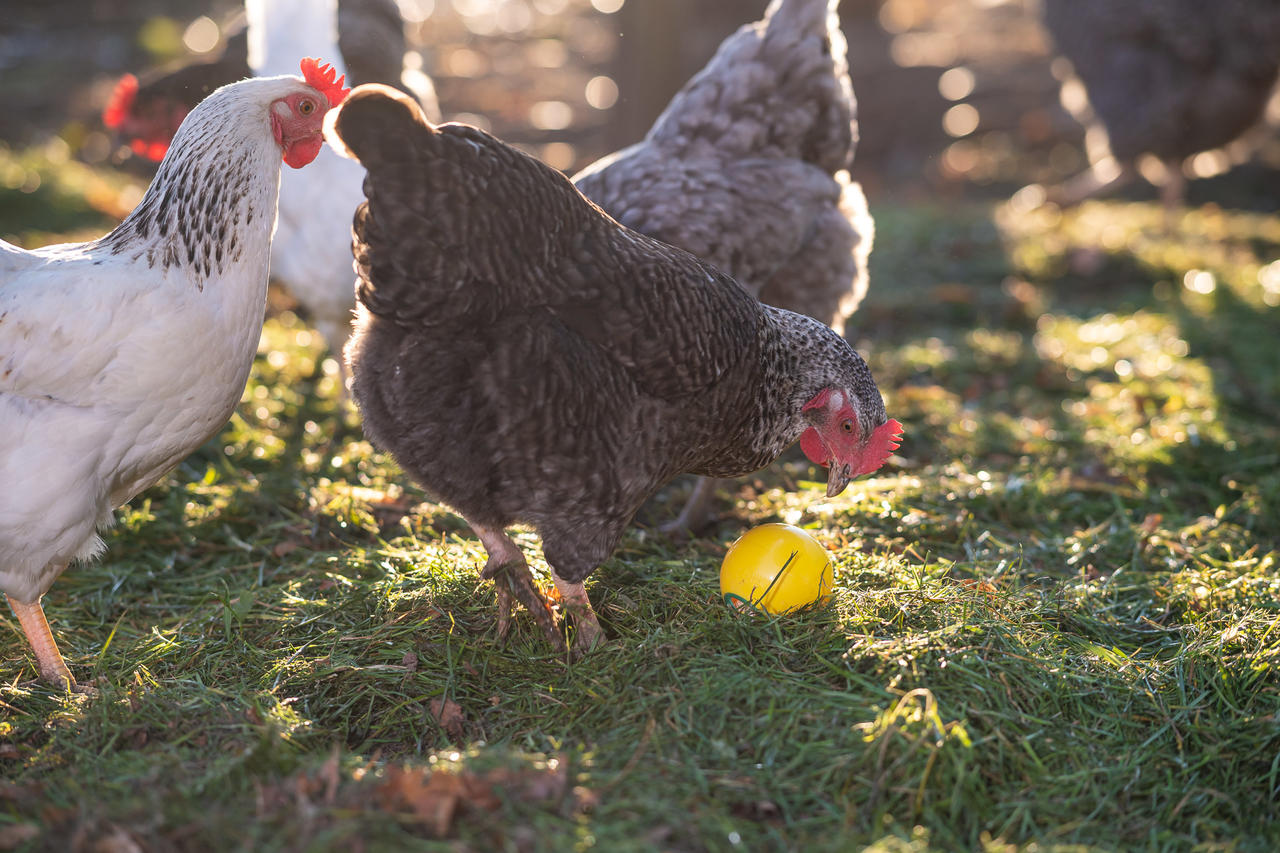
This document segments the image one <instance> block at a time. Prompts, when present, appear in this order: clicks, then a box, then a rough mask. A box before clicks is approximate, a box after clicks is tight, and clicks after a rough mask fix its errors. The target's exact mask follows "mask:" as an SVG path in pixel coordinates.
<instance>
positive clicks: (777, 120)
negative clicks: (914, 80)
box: [574, 0, 874, 530]
mask: <svg viewBox="0 0 1280 853" xmlns="http://www.w3.org/2000/svg"><path fill="white" fill-rule="evenodd" d="M837 3H838V0H774V2H773V3H771V4H770V5H769V8H768V9H767V10H766V11H765V17H764V19H763V20H761V21H758V22H756V23H753V24H748V25H746V26H744V27H742V28H741V29H740V30H738V32H736V33H735V34H733V35H732V36H730V37H729V38H728V39H726V40H725V41H724V43H723V44H721V46H720V49H719V50H718V51H717V52H716V55H715V57H714V58H713V59H712V60H711V61H710V63H708V65H707V66H706V67H705V68H704V69H703V70H702V71H701V72H699V73H698V74H697V75H696V76H694V77H693V79H692V80H690V81H689V82H688V83H687V84H686V85H685V87H684V88H683V89H682V90H681V91H680V92H679V93H678V94H677V95H676V96H675V98H673V99H672V101H671V103H670V105H668V107H667V109H666V110H665V111H664V112H663V113H662V115H661V116H659V118H658V120H657V121H656V122H655V123H654V125H653V128H652V129H651V130H650V131H649V133H648V135H646V136H645V138H644V140H643V141H641V142H639V143H637V144H636V145H633V146H631V147H630V148H626V149H624V150H622V151H619V152H617V153H616V154H612V155H610V156H608V157H605V158H604V159H602V160H600V161H598V162H596V163H595V164H593V165H591V166H589V167H588V168H586V169H585V170H583V171H582V172H581V173H579V174H578V175H577V176H575V177H574V183H575V184H576V185H577V187H578V189H579V190H581V191H582V192H583V193H584V194H585V195H586V196H587V197H588V198H590V199H591V200H592V201H594V202H595V203H596V204H598V205H600V206H601V207H602V208H604V210H605V211H606V212H608V213H609V214H611V215H612V216H613V217H615V218H616V219H617V220H618V221H619V222H621V223H622V224H624V225H626V226H628V227H630V228H634V229H635V230H637V231H641V232H643V233H645V234H648V235H649V236H651V237H656V238H658V239H659V240H662V241H664V242H667V243H670V244H671V245H673V246H679V247H680V248H682V249H685V250H687V251H690V252H692V253H693V254H695V255H697V256H698V257H700V258H702V259H704V260H707V261H710V262H711V263H713V264H715V265H716V266H717V267H719V268H720V269H722V270H724V271H725V272H727V273H729V274H730V275H731V276H733V277H734V278H735V279H736V280H737V281H738V283H739V284H741V285H743V286H744V287H746V288H747V290H749V291H750V292H751V293H752V294H754V295H756V296H758V297H759V298H760V299H761V300H763V301H764V302H767V303H769V304H770V305H775V306H778V307H780V308H786V309H788V310H790V311H798V312H800V313H802V314H808V315H809V316H811V317H815V318H817V319H819V320H821V321H822V322H824V323H826V324H828V325H830V326H831V327H833V328H834V329H835V330H836V331H837V332H843V330H844V326H845V322H846V320H848V318H849V316H850V315H851V314H852V313H853V312H854V310H855V309H856V308H857V307H858V304H859V303H860V302H861V301H862V297H863V296H864V295H865V294H866V291H867V256H868V254H869V253H870V251H871V242H872V235H873V232H874V226H873V223H872V219H871V216H870V214H869V213H868V212H867V202H866V199H865V198H864V197H863V194H862V189H861V187H859V186H858V184H857V183H854V182H853V181H851V180H850V178H849V173H848V171H847V170H848V168H849V166H850V165H851V164H852V161H853V154H854V146H855V143H856V140H857V121H856V104H855V101H854V97H853V87H852V84H851V83H850V80H849V71H848V65H847V63H846V61H845V39H844V35H843V34H842V33H841V32H840V27H839V20H838V19H837V17H836V12H835V7H836V5H837ZM712 486H713V484H712V483H709V482H702V483H699V484H698V486H696V487H695V490H694V495H693V497H691V498H690V500H689V503H688V505H686V507H685V509H684V512H682V513H681V515H680V518H678V519H677V520H676V522H675V523H674V524H671V525H668V529H671V530H684V529H688V528H690V527H696V526H698V525H699V524H700V523H701V522H703V521H705V518H704V515H705V512H706V509H707V500H708V499H709V497H710V491H711V488H712Z"/></svg>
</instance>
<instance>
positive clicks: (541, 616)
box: [471, 523, 568, 654]
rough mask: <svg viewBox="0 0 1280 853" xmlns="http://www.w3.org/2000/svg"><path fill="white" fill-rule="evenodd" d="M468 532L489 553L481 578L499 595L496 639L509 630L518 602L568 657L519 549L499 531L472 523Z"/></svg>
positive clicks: (562, 641) (554, 621)
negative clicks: (488, 582)
mask: <svg viewBox="0 0 1280 853" xmlns="http://www.w3.org/2000/svg"><path fill="white" fill-rule="evenodd" d="M471 529H472V530H474V531H475V532H476V535H477V536H479V537H480V544H482V545H484V549H485V551H487V552H488V553H489V559H488V561H487V562H485V564H484V568H483V569H482V570H481V571H480V577H481V578H483V579H485V580H492V581H493V583H494V588H495V589H496V590H497V594H498V636H499V637H500V638H502V639H505V638H506V636H507V632H509V631H510V630H511V617H512V615H513V614H514V612H515V601H519V602H520V603H521V604H523V605H524V606H525V609H526V610H528V611H529V613H530V614H532V616H533V619H534V621H535V622H537V623H538V627H539V628H541V629H542V631H543V633H544V634H546V635H547V639H548V640H550V641H551V645H552V646H553V647H555V649H556V650H557V651H558V652H560V653H561V654H567V653H568V649H567V647H566V646H565V642H564V635H563V634H561V633H560V626H559V625H557V624H556V620H555V617H554V616H553V615H552V614H551V610H550V608H549V607H548V606H547V602H546V599H544V598H543V597H542V594H541V593H540V592H538V588H537V587H536V586H534V583H533V575H532V574H530V572H529V563H528V562H527V561H526V560H525V558H524V554H523V553H522V552H521V551H520V548H519V546H517V545H516V543H515V542H513V541H511V537H510V536H508V535H507V534H506V533H504V532H503V531H502V530H501V529H500V528H489V527H482V526H480V525H478V524H475V523H472V524H471Z"/></svg>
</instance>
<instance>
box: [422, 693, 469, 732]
mask: <svg viewBox="0 0 1280 853" xmlns="http://www.w3.org/2000/svg"><path fill="white" fill-rule="evenodd" d="M429 707H430V711H431V719H433V720H435V721H436V722H437V723H439V724H440V728H442V729H444V730H445V733H446V734H448V735H449V737H451V738H453V739H454V740H462V737H463V730H462V722H463V720H462V706H461V705H459V704H458V703H457V702H454V701H453V700H452V699H432V700H431V703H430V706H429Z"/></svg>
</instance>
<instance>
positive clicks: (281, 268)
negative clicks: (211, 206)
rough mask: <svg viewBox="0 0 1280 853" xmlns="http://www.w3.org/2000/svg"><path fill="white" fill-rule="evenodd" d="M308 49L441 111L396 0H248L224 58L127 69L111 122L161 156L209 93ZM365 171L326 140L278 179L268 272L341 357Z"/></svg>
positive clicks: (288, 62)
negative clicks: (409, 60)
mask: <svg viewBox="0 0 1280 853" xmlns="http://www.w3.org/2000/svg"><path fill="white" fill-rule="evenodd" d="M303 56H334V57H338V59H337V60H336V61H335V63H334V64H335V66H336V67H337V68H338V72H339V73H340V74H347V75H348V77H347V81H348V83H351V84H355V83H362V82H381V83H386V84H389V85H393V86H396V87H397V88H399V89H400V90H402V91H404V92H406V93H408V94H411V95H413V96H414V97H416V98H418V99H419V101H420V102H421V103H422V105H423V108H424V109H425V110H426V111H427V114H428V115H430V116H432V117H433V118H436V119H438V118H439V106H438V105H437V103H436V98H435V90H434V88H433V86H432V84H431V80H430V78H429V77H427V76H426V75H425V74H422V73H421V72H420V71H417V69H416V68H412V67H406V65H405V57H406V43H405V32H404V21H403V19H402V18H401V16H400V10H399V7H398V6H397V4H396V2H395V0H246V3H245V26H244V27H243V29H238V28H233V29H232V30H231V33H230V35H229V37H228V39H227V44H226V47H225V49H224V51H223V52H222V54H221V55H220V56H219V57H218V58H216V59H214V60H212V61H204V62H195V63H192V64H190V65H187V66H184V67H180V68H177V69H174V70H170V71H166V72H163V73H160V74H156V75H152V76H150V77H147V78H144V80H143V81H142V82H141V83H139V82H138V81H135V80H133V79H132V78H131V77H125V78H124V79H122V80H121V82H120V84H118V86H117V88H116V91H115V93H114V94H113V97H112V100H111V102H110V103H109V105H108V107H107V110H106V111H105V112H104V123H106V124H107V126H108V127H111V128H113V129H114V130H116V131H117V132H118V133H120V134H121V135H122V136H123V137H124V138H125V139H126V140H128V141H129V143H130V145H131V147H132V148H133V150H134V151H135V152H138V153H141V154H143V155H145V156H152V157H153V158H154V157H155V156H156V155H159V156H163V153H164V144H166V143H167V138H168V136H171V135H172V132H173V130H174V129H176V127H177V123H178V122H180V121H181V120H182V117H183V116H185V115H186V112H187V110H188V109H190V106H191V104H192V103H194V102H196V101H198V100H199V98H201V97H203V95H202V92H206V91H207V90H209V89H211V88H214V87H216V86H220V85H223V84H224V83H227V82H230V81H232V80H238V79H240V78H242V77H245V76H248V75H249V74H250V73H252V74H254V75H256V76H272V75H276V74H281V73H285V72H286V71H287V70H288V69H289V68H290V67H296V65H297V62H298V59H299V58H300V57H303ZM362 174H363V173H362V172H361V170H360V169H359V168H358V167H356V166H354V165H353V164H352V163H350V162H349V161H347V160H344V159H342V158H340V157H337V156H336V155H334V154H333V152H332V151H329V150H328V149H326V150H324V151H322V152H321V153H320V156H319V157H318V158H317V160H316V162H315V164H313V166H312V168H311V169H310V170H309V174H308V176H307V179H305V180H301V181H299V180H296V179H295V176H292V175H288V174H286V175H285V176H284V177H282V179H281V187H280V213H279V220H278V224H277V228H276V235H275V241H274V243H273V244H272V253H271V275H272V278H274V279H275V280H276V281H278V282H279V283H280V284H282V285H284V286H285V287H286V288H287V289H288V290H289V292H290V294H291V295H292V296H293V297H294V298H295V299H297V300H298V302H299V303H301V305H302V306H303V308H304V310H305V312H306V313H307V315H308V317H309V319H310V321H311V323H312V324H313V325H314V327H315V328H316V330H317V331H318V332H320V334H321V335H322V336H323V337H324V339H325V341H326V342H327V343H328V344H329V347H330V349H331V350H332V352H333V353H334V354H335V356H339V355H340V353H341V352H342V345H343V343H344V342H345V341H346V339H347V335H348V334H349V332H350V327H351V311H352V308H353V307H354V305H355V296H354V276H353V273H352V271H351V257H350V234H349V232H350V228H351V222H350V220H351V212H352V211H353V210H354V209H355V206H356V204H358V203H359V202H360V201H361V199H363V195H362V194H361V192H360V180H361V177H362ZM344 387H345V383H344Z"/></svg>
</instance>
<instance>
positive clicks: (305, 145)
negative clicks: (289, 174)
mask: <svg viewBox="0 0 1280 853" xmlns="http://www.w3.org/2000/svg"><path fill="white" fill-rule="evenodd" d="M323 145H324V137H322V136H320V135H319V134H316V135H315V136H307V137H304V138H303V139H299V140H298V141H297V142H292V143H290V144H289V146H288V147H287V148H285V149H284V162H285V163H287V164H288V165H290V166H292V167H293V168H295V169H301V168H302V167H303V166H305V165H307V164H308V163H310V162H311V161H312V160H314V159H316V155H318V154H319V153H320V148H321V146H323Z"/></svg>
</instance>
